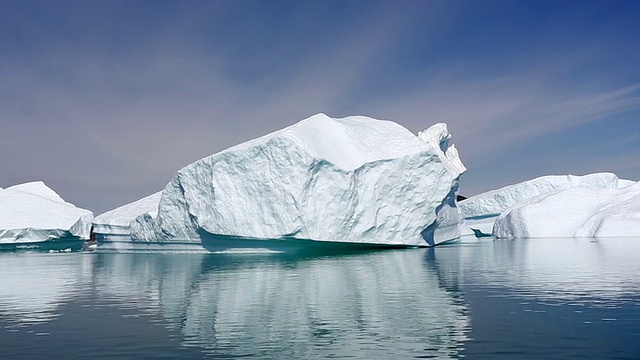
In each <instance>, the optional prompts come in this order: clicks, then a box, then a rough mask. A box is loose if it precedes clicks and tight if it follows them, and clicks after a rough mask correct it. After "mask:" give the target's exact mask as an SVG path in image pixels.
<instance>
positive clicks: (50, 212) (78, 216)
mask: <svg viewBox="0 0 640 360" xmlns="http://www.w3.org/2000/svg"><path fill="white" fill-rule="evenodd" d="M92 219H93V213H92V212H91V211H89V210H85V209H80V208H77V207H75V206H74V205H73V204H70V203H68V202H66V201H64V200H63V199H62V198H61V197H60V195H58V194H56V192H55V191H53V190H51V189H50V188H49V187H47V186H46V185H45V184H44V183H43V182H41V181H35V182H30V183H25V184H20V185H15V186H11V187H9V188H6V189H0V244H16V243H36V242H43V241H51V240H58V239H68V238H80V239H88V238H89V233H90V230H91V220H92Z"/></svg>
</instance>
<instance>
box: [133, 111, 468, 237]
mask: <svg viewBox="0 0 640 360" xmlns="http://www.w3.org/2000/svg"><path fill="white" fill-rule="evenodd" d="M449 139H450V135H449V133H448V131H447V128H446V125H445V124H437V125H435V126H434V127H431V128H429V129H427V130H426V131H423V132H421V133H420V134H419V135H418V136H416V135H414V134H412V133H411V132H410V131H409V130H407V129H405V128H404V127H402V126H400V125H398V124H396V123H394V122H391V121H382V120H375V119H372V118H368V117H363V116H351V117H347V118H343V119H332V118H330V117H328V116H326V115H324V114H318V115H315V116H312V117H310V118H308V119H305V120H302V121H300V122H299V123H297V124H295V125H292V126H290V127H287V128H285V129H282V130H279V131H276V132H273V133H271V134H268V135H265V136H263V137H260V138H257V139H254V140H251V141H248V142H246V143H242V144H240V145H237V146H234V147H232V148H229V149H227V150H224V151H221V152H219V153H217V154H214V155H211V156H209V157H206V158H204V159H201V160H199V161H196V162H195V163H192V164H191V165H188V166H186V167H185V168H183V169H181V170H180V171H179V172H178V173H177V174H176V175H175V176H174V178H173V179H172V180H171V182H170V183H169V184H168V185H167V186H166V188H165V189H164V190H163V192H162V199H161V200H160V203H159V206H158V213H157V216H156V217H153V216H151V215H149V214H145V215H141V216H139V217H137V218H136V219H135V220H134V221H133V222H132V223H131V236H132V239H133V240H134V241H152V242H158V241H160V242H163V241H186V242H200V241H201V240H202V239H203V238H207V237H209V235H215V236H230V237H243V238H247V237H248V238H258V239H303V240H319V241H338V242H351V243H373V244H389V245H413V246H428V245H435V244H437V243H440V242H443V241H447V240H451V239H454V238H456V237H458V236H459V234H460V229H461V223H462V218H461V216H460V213H459V210H458V209H457V207H456V202H455V197H456V192H457V189H458V182H459V176H460V175H461V174H462V173H463V172H464V171H465V170H466V169H465V168H464V166H463V165H462V162H461V161H460V159H459V158H458V154H457V151H456V149H455V147H454V146H453V145H450V144H449Z"/></svg>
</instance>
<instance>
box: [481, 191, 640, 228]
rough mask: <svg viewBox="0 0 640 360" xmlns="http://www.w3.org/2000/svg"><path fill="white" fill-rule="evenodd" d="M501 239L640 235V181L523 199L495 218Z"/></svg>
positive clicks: (550, 193) (555, 192)
mask: <svg viewBox="0 0 640 360" xmlns="http://www.w3.org/2000/svg"><path fill="white" fill-rule="evenodd" d="M493 233H494V235H495V236H496V237H500V238H527V237H529V238H539V237H620V236H640V183H636V184H634V185H631V186H627V187H624V188H615V189H590V188H583V187H573V188H568V189H562V190H556V191H552V192H549V193H547V194H544V195H541V196H538V197H534V198H531V199H527V200H525V201H522V202H520V203H518V204H516V205H514V206H513V207H511V208H509V209H507V210H506V211H505V212H504V213H503V214H502V215H500V216H499V217H498V218H497V220H496V221H495V225H494V229H493Z"/></svg>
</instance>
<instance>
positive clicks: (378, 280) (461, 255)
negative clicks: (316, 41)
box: [0, 238, 640, 359]
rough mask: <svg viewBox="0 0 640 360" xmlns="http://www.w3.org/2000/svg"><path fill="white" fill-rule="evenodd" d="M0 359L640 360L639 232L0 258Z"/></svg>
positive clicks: (9, 254)
mask: <svg viewBox="0 0 640 360" xmlns="http://www.w3.org/2000/svg"><path fill="white" fill-rule="evenodd" d="M0 349H1V352H2V353H1V355H0V357H1V358H2V359H32V358H36V359H38V358H42V359H44V358H47V359H50V358H54V359H55V358H58V359H74V358H79V359H86V358H104V359H111V358H131V359H162V358H167V359H173V358H181V359H190V358H206V357H211V358H224V359H227V358H235V357H248V358H265V359H294V358H301V359H311V358H358V359H406V358H461V357H466V358H469V359H483V358H486V359H499V358H504V359H527V358H529V359H541V358H545V359H548V358H556V359H567V358H588V359H605V358H607V359H640V239H631V238H628V239H600V240H590V239H544V240H538V239H536V240H512V241H505V240H500V241H498V240H496V241H494V240H491V239H484V240H468V241H461V242H457V243H454V244H450V245H446V246H441V247H438V248H435V249H405V250H380V251H366V252H352V251H351V252H342V253H331V251H329V252H327V251H325V252H324V253H322V254H320V253H296V254H277V255H276V254H269V255H267V254H254V255H247V254H245V255H220V254H160V253H156V254H148V253H147V254H134V253H130V254H122V253H100V252H95V253H90V252H72V253H28V252H5V253H0Z"/></svg>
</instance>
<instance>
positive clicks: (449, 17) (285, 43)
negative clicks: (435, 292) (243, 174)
mask: <svg viewBox="0 0 640 360" xmlns="http://www.w3.org/2000/svg"><path fill="white" fill-rule="evenodd" d="M177 4H178V3H175V4H173V5H172V6H171V8H170V9H164V10H163V11H166V12H161V11H159V12H158V14H160V15H158V14H156V15H157V18H156V19H155V20H154V21H151V22H144V21H141V23H139V24H136V23H135V22H125V23H118V22H117V21H115V20H114V19H118V16H119V15H118V14H122V13H123V11H124V12H125V13H126V12H127V11H129V12H131V13H132V14H137V13H138V12H139V13H140V14H141V16H142V14H145V11H146V10H148V9H137V10H136V9H131V8H129V7H128V5H126V2H123V3H119V5H118V6H115V7H110V6H105V7H106V8H108V9H110V11H111V12H109V11H107V12H105V11H103V10H104V9H102V10H101V11H99V12H96V13H95V14H94V13H92V12H91V11H90V10H91V9H89V10H87V11H88V12H83V13H82V14H84V15H83V17H81V18H69V15H68V12H65V11H58V12H56V13H55V14H57V15H55V14H54V15H55V16H58V17H59V18H58V21H59V20H60V17H62V18H63V20H65V21H66V22H65V24H67V25H65V26H67V27H69V28H68V29H66V31H68V32H70V33H72V34H73V36H70V37H65V36H63V35H60V34H54V35H56V36H58V37H57V41H55V42H52V43H47V42H46V41H42V37H41V36H42V35H41V34H42V33H43V31H44V32H45V33H46V30H48V28H47V27H44V28H43V27H41V25H42V24H41V22H38V21H35V20H33V19H31V18H29V17H28V16H27V17H26V18H24V19H22V20H21V21H19V22H16V24H22V23H23V22H26V23H28V22H29V21H31V23H33V22H35V24H32V25H33V26H32V27H29V28H26V27H25V28H24V29H22V28H21V31H23V32H25V34H26V35H25V34H23V35H24V36H25V37H26V38H27V39H38V40H39V41H40V42H38V43H20V42H19V43H17V44H15V46H16V47H21V49H22V50H20V51H18V50H15V51H12V52H11V54H10V56H7V57H4V58H3V59H2V60H0V80H1V84H2V85H1V86H0V128H1V129H2V132H3V134H2V135H3V136H2V137H1V138H0V145H1V146H2V148H3V149H6V150H5V151H4V152H2V153H0V163H2V164H3V174H0V180H1V183H0V185H10V184H11V183H15V182H22V181H28V180H33V179H43V180H45V181H46V182H48V183H50V184H51V185H52V186H53V187H54V188H55V189H56V190H58V191H60V192H61V193H62V195H63V196H64V197H65V198H68V199H69V200H71V201H72V202H74V203H77V204H78V205H80V206H85V207H89V208H92V209H94V210H96V211H97V212H101V211H104V210H108V209H109V208H112V207H115V206H118V205H121V204H123V203H126V202H129V201H132V200H135V199H136V198H138V197H142V196H144V195H147V194H148V193H151V192H153V191H156V190H158V189H161V188H162V187H163V186H164V185H165V184H166V183H167V182H168V181H169V180H170V178H171V176H172V175H173V173H174V172H175V171H176V170H178V169H179V168H180V167H182V166H184V165H186V164H188V163H190V162H192V161H194V160H196V159H198V158H200V157H203V156H206V155H209V154H211V153H214V152H217V151H219V150H222V149H224V148H226V147H229V146H232V145H234V144H236V143H239V142H242V141H245V140H248V139H251V138H254V137H257V136H260V135H263V134H265V133H267V132H270V131H273V130H276V129H279V128H282V127H284V126H287V125H290V124H291V123H293V122H295V121H297V120H299V119H302V118H304V117H307V116H310V115H312V114H314V113H317V112H326V113H328V114H330V115H333V116H345V115H350V114H363V115H369V116H374V117H378V118H384V119H390V120H395V121H397V122H399V123H401V124H403V125H405V126H407V127H408V128H410V129H411V130H413V131H419V130H422V129H424V128H425V127H427V126H429V125H431V124H433V123H435V122H441V121H444V122H447V123H449V126H450V129H451V131H452V133H453V135H454V141H455V142H456V144H457V146H458V147H459V149H460V153H461V156H462V157H463V161H464V162H465V164H467V166H468V167H469V169H470V171H469V172H468V173H467V175H466V178H465V184H468V186H469V192H474V191H476V190H477V191H479V190H483V189H485V190H486V189H487V188H489V187H491V186H492V184H491V183H490V182H491V181H492V180H491V179H492V177H493V179H494V180H493V184H498V183H500V181H507V179H516V178H519V177H526V176H538V175H543V174H540V173H539V171H540V168H541V167H537V166H534V164H533V163H541V164H544V163H547V164H549V168H553V169H558V171H562V169H565V170H566V171H572V170H573V169H575V168H576V167H575V166H574V165H572V166H565V167H562V166H559V165H557V164H560V161H565V162H570V161H573V162H574V163H575V162H579V161H581V160H575V158H573V159H574V160H571V159H572V158H571V157H570V156H568V155H567V157H564V158H562V159H561V157H557V156H556V157H555V158H554V157H551V156H550V155H549V154H548V152H545V151H539V149H538V147H540V146H545V141H546V139H548V138H554V137H560V136H564V137H567V131H569V130H571V129H580V128H585V127H589V126H593V125H594V124H598V123H599V122H601V121H608V122H612V123H615V122H616V121H619V120H616V119H617V117H616V116H617V115H620V114H629V113H636V112H638V111H639V109H640V85H638V82H639V81H640V79H637V81H636V82H635V83H634V81H633V78H627V79H626V82H621V81H619V78H618V77H616V76H610V75H611V74H604V73H602V72H594V73H589V74H588V75H584V73H583V72H582V73H581V72H579V71H577V70H576V69H591V68H592V67H593V66H594V65H593V64H598V63H599V62H602V61H603V60H602V59H603V58H602V53H603V50H602V49H608V48H607V46H608V45H606V40H607V38H606V37H603V38H601V39H595V40H594V41H593V42H589V43H582V44H574V45H573V46H572V48H571V50H572V51H565V50H563V49H562V47H558V49H555V48H554V49H549V48H545V46H546V45H545V43H544V42H542V43H540V42H538V43H535V42H534V45H532V47H531V48H530V49H528V51H527V54H534V55H535V56H530V57H529V56H526V54H524V53H522V52H517V53H516V54H514V55H513V56H511V57H505V55H501V56H500V57H498V56H496V57H494V58H492V57H491V56H486V55H485V54H484V53H482V54H478V53H474V54H472V55H470V56H469V57H468V58H467V57H459V56H453V55H451V56H453V59H451V60H448V59H447V58H446V56H444V55H443V54H446V52H447V48H446V47H444V45H443V43H444V42H446V41H462V40H464V39H459V38H455V39H450V38H447V33H448V32H451V31H453V30H455V29H456V28H457V23H456V21H457V19H465V18H468V15H469V14H466V13H465V11H466V10H465V9H464V7H463V6H460V5H455V4H454V5H448V2H441V3H440V2H416V3H413V2H407V3H406V4H404V3H403V4H401V5H395V4H392V3H388V2H379V3H378V2H374V3H369V2H363V3H354V4H356V5H353V6H352V7H351V5H340V6H345V7H346V8H344V9H342V10H344V12H339V13H340V14H342V13H344V14H347V15H336V14H337V13H336V12H335V10H333V8H332V6H335V4H338V3H335V4H334V3H327V4H328V5H322V4H320V5H319V4H316V3H314V2H311V3H305V4H303V5H300V6H292V7H291V8H287V9H285V10H287V11H288V12H289V15H290V16H287V15H283V14H284V13H283V14H276V15H273V16H266V15H265V16H260V15H256V14H261V12H265V11H269V9H267V8H269V7H270V6H271V5H269V6H268V7H262V8H260V11H249V9H245V8H243V7H242V6H241V5H237V6H236V5H234V6H229V4H228V3H227V4H223V5H221V3H218V2H214V3H211V4H208V5H206V7H207V8H206V9H201V11H193V9H188V7H189V6H190V5H177ZM251 4H259V2H256V3H251ZM332 4H333V5H332ZM368 4H371V5H368ZM365 5H367V6H365ZM120 6H122V8H120ZM54 8H55V7H54ZM142 10H145V11H142ZM253 10H255V9H253ZM87 14H88V15H87ZM105 14H106V15H105ZM167 14H169V15H167ZM104 16H107V17H108V18H109V19H111V20H108V21H107V22H103V23H101V24H102V25H103V26H107V29H106V30H105V31H103V32H100V31H97V32H96V30H92V31H89V32H88V33H87V34H81V33H78V32H77V31H74V30H73V29H96V28H97V27H95V26H94V27H90V26H89V25H90V24H91V23H93V22H100V21H103V20H100V19H102V17H104ZM145 16H149V15H148V14H146V15H145ZM465 16H466V17H465ZM158 19H161V20H158ZM23 20H24V21H23ZM28 20H29V21H28ZM54 21H55V19H54ZM110 21H113V22H110ZM119 25H120V26H119ZM160 25H162V26H160ZM275 25H277V26H275ZM16 26H19V25H16ZM272 29H273V30H272ZM469 34H471V33H469ZM52 36H53V35H52ZM74 36H75V37H77V38H74ZM518 40H519V39H518ZM471 45H473V44H471ZM460 46H462V45H460ZM450 51H451V52H453V50H450ZM539 54H544V56H543V57H541V56H540V55H539ZM549 59H552V61H550V60H549ZM502 63H506V64H508V66H504V67H502V66H501V64H502ZM576 74H577V75H576ZM635 124H636V123H632V122H628V121H627V122H625V123H624V126H623V125H620V126H622V127H623V128H624V129H626V132H627V133H628V134H633V133H638V132H640V130H639V128H638V125H635ZM564 141H565V144H564V145H563V146H564V147H566V148H575V147H577V146H578V145H576V144H578V143H579V142H580V139H579V138H575V137H571V136H569V137H568V138H565V139H564ZM556 143H557V142H556ZM604 146H606V145H604V144H594V145H593V151H594V153H596V152H597V151H598V149H599V148H600V147H604ZM514 148H517V149H518V150H517V152H514V151H513V149H514ZM568 153H570V152H567V154H568ZM516 155H518V156H521V157H522V159H523V163H524V164H525V165H522V166H520V167H516V169H514V166H503V167H501V164H505V163H507V162H509V161H512V158H513V156H516ZM632 155H634V154H618V155H616V156H618V157H617V158H616V159H619V164H621V165H620V167H624V166H625V165H624V163H625V157H628V156H632ZM616 161H617V160H616ZM526 166H529V167H530V169H529V170H527V169H524V167H526ZM593 167H594V166H586V165H585V166H583V168H584V169H586V168H589V169H591V168H593ZM485 168H486V169H490V170H488V171H495V172H496V173H494V174H491V176H488V175H487V174H485V173H481V171H482V170H483V169H485ZM633 171H640V169H636V170H632V171H630V172H629V173H628V174H637V172H636V173H634V172H633ZM495 178H499V180H495ZM465 184H463V187H464V186H467V185H465Z"/></svg>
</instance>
